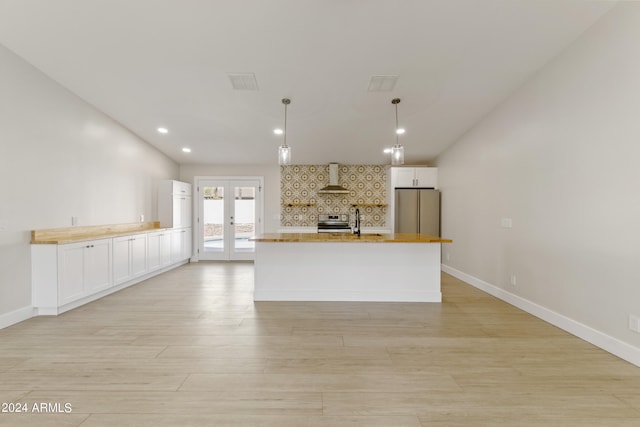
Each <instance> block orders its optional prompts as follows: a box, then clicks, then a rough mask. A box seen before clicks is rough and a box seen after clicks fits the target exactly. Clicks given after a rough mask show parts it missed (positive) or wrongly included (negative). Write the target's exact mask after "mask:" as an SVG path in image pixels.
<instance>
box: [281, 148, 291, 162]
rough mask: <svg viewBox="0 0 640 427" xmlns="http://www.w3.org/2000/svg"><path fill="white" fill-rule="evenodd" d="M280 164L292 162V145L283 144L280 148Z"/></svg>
mask: <svg viewBox="0 0 640 427" xmlns="http://www.w3.org/2000/svg"><path fill="white" fill-rule="evenodd" d="M278 164H280V165H290V164H291V147H289V146H288V145H284V144H283V145H281V146H280V148H278Z"/></svg>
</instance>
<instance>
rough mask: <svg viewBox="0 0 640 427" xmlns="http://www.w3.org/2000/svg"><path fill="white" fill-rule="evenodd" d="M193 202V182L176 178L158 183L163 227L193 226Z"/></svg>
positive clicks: (159, 215)
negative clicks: (176, 179) (175, 179)
mask: <svg viewBox="0 0 640 427" xmlns="http://www.w3.org/2000/svg"><path fill="white" fill-rule="evenodd" d="M192 204H193V197H192V194H191V184H189V183H187V182H180V181H174V180H163V181H160V183H159V184H158V218H159V220H160V226H161V227H166V228H185V227H191V215H192V210H191V209H192Z"/></svg>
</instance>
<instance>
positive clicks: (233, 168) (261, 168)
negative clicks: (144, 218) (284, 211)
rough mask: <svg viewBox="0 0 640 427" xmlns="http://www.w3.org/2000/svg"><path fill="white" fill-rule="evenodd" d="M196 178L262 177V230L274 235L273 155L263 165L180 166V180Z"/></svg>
mask: <svg viewBox="0 0 640 427" xmlns="http://www.w3.org/2000/svg"><path fill="white" fill-rule="evenodd" d="M196 176H262V177H264V230H263V232H265V233H275V232H276V231H278V227H279V226H280V166H278V159H277V158H276V157H275V154H274V161H273V164H265V165H198V164H191V165H189V164H183V165H181V166H180V180H181V181H184V182H190V183H192V184H193V183H194V178H195V177H196Z"/></svg>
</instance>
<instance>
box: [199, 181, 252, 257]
mask: <svg viewBox="0 0 640 427" xmlns="http://www.w3.org/2000/svg"><path fill="white" fill-rule="evenodd" d="M197 193H198V200H199V210H198V222H197V224H198V245H199V247H198V258H199V259H201V260H222V261H230V260H253V259H254V258H255V255H254V254H255V242H252V241H250V240H249V238H251V237H252V236H254V235H256V234H259V233H260V232H261V231H262V218H261V212H262V180H261V179H228V178H224V179H223V178H204V177H203V178H200V179H198V183H197Z"/></svg>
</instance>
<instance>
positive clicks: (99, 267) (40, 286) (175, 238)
mask: <svg viewBox="0 0 640 427" xmlns="http://www.w3.org/2000/svg"><path fill="white" fill-rule="evenodd" d="M191 240H192V237H191V229H190V228H187V229H175V230H171V229H167V230H162V231H153V232H148V233H137V234H134V235H127V236H119V237H112V238H105V239H98V240H92V241H84V242H77V243H67V244H32V245H31V278H32V279H31V280H32V282H31V287H32V304H33V307H34V308H35V309H36V312H37V314H41V315H42V314H44V315H47V314H59V313H62V312H64V311H67V310H70V309H72V308H75V307H78V306H80V305H82V304H85V303H87V302H89V301H92V300H94V299H97V298H100V297H102V296H104V295H107V294H109V293H111V292H115V291H116V290H118V289H122V288H123V287H126V286H129V285H132V284H134V283H137V282H139V281H141V280H143V279H146V278H148V277H151V276H154V275H156V274H159V273H161V272H163V271H166V270H168V269H170V268H173V267H177V266H178V265H180V264H182V263H184V261H186V260H188V258H189V257H190V256H191Z"/></svg>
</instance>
